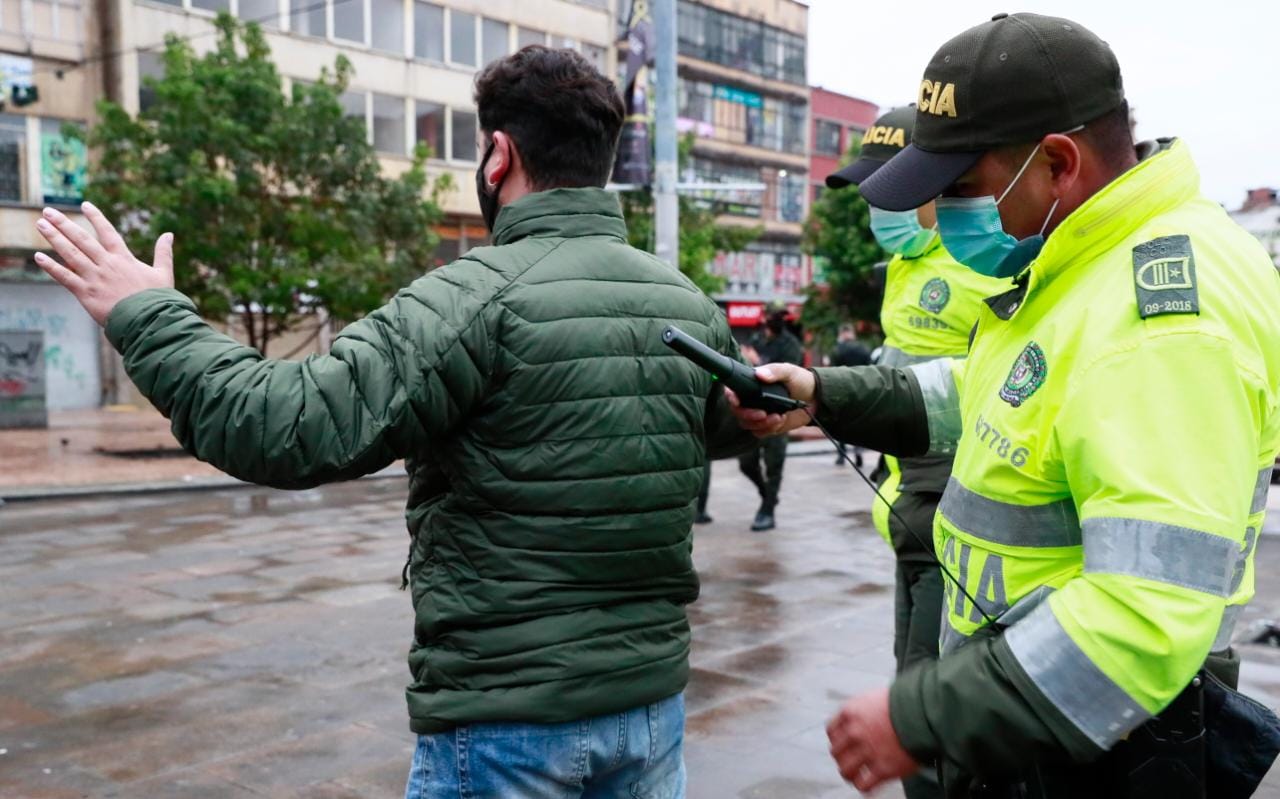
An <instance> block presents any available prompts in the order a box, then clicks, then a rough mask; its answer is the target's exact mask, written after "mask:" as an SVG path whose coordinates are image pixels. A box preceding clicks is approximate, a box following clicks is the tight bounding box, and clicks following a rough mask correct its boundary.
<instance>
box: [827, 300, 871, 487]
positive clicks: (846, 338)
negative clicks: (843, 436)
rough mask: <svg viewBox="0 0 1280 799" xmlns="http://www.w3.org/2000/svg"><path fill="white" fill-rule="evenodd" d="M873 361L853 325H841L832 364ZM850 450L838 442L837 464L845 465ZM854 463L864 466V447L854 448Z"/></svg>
mask: <svg viewBox="0 0 1280 799" xmlns="http://www.w3.org/2000/svg"><path fill="white" fill-rule="evenodd" d="M870 363H871V350H869V349H867V347H866V345H864V344H863V343H862V342H861V341H858V338H857V336H856V335H854V330H853V325H849V324H844V325H840V332H839V333H838V334H837V339H836V349H835V352H833V353H831V363H830V365H831V366H868V365H870ZM848 457H849V452H848V448H847V447H846V446H845V443H844V442H843V441H837V442H836V466H843V465H844V462H845V461H846V460H847V459H848ZM853 465H854V466H856V467H857V468H859V469H861V468H862V447H858V446H855V447H854V448H853Z"/></svg>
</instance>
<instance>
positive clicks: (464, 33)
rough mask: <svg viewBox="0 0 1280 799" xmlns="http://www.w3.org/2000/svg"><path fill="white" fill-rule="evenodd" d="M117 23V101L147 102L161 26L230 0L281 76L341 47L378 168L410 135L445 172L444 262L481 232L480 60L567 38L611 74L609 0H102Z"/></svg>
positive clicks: (396, 156) (198, 24) (402, 160)
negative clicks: (146, 83)
mask: <svg viewBox="0 0 1280 799" xmlns="http://www.w3.org/2000/svg"><path fill="white" fill-rule="evenodd" d="M107 2H109V3H111V4H113V5H114V6H115V9H116V12H117V14H118V15H119V18H120V19H121V20H122V24H120V25H119V26H118V29H117V30H116V32H115V37H116V41H115V42H113V43H112V44H111V45H110V46H111V48H112V49H114V50H116V51H119V52H124V53H129V54H131V55H130V56H129V57H127V58H125V59H124V60H123V62H122V63H121V64H120V65H119V98H118V99H119V101H120V102H122V103H123V104H124V105H125V107H126V108H129V109H130V110H136V109H137V108H138V107H139V106H140V104H141V103H143V102H146V100H147V97H146V93H145V91H144V90H143V84H142V79H143V78H144V77H146V76H148V75H158V74H159V73H160V71H161V66H160V52H159V49H157V48H156V45H158V44H162V43H163V41H164V36H165V34H167V33H177V34H178V35H180V36H186V37H191V42H192V45H193V46H194V47H195V48H196V49H197V50H200V49H201V43H208V42H209V41H210V37H209V35H208V34H209V32H210V30H211V23H212V20H213V17H214V15H215V14H216V13H217V12H219V11H228V12H230V13H232V14H234V15H235V16H237V17H239V18H241V19H244V20H253V21H256V22H258V23H259V24H260V25H262V27H263V29H264V31H265V32H266V33H267V41H268V44H269V45H270V47H271V51H272V55H273V57H274V59H275V62H276V65H277V68H278V69H279V70H280V73H281V74H282V75H283V76H284V77H285V79H286V81H294V80H300V81H314V80H315V79H316V78H317V77H318V76H319V74H320V70H321V69H323V68H325V67H329V68H332V66H333V63H334V59H335V58H336V57H337V56H338V55H339V54H341V55H343V56H345V57H346V58H347V59H348V60H349V61H350V62H351V63H352V65H353V67H354V73H355V74H354V76H353V78H352V80H351V86H350V89H349V90H348V91H347V93H346V94H345V95H344V96H343V98H342V101H343V104H344V105H345V107H346V108H347V111H348V113H349V114H350V115H352V116H356V117H360V118H362V119H363V120H364V121H365V125H366V127H367V129H368V135H369V141H370V143H371V144H373V145H374V147H375V148H376V150H377V151H378V154H379V157H380V159H381V161H382V165H383V168H384V170H385V171H386V172H387V173H388V174H392V175H394V174H398V173H400V172H403V171H404V170H406V169H408V167H409V165H410V163H411V159H410V154H411V153H412V152H413V149H414V147H415V145H416V144H417V143H419V142H425V143H427V144H428V145H430V147H431V152H432V158H431V160H430V161H429V163H428V173H429V174H431V175H440V174H449V175H451V176H452V178H453V185H454V189H453V191H452V192H450V193H449V194H447V195H446V196H445V197H444V201H443V203H444V210H445V213H446V219H445V221H444V222H443V223H442V224H441V225H440V226H439V227H438V229H437V233H439V235H440V237H441V246H440V250H439V252H438V258H437V260H438V261H439V262H440V263H447V262H448V261H451V260H453V259H454V258H456V257H457V256H458V255H459V254H461V253H463V252H466V251H467V250H468V249H469V248H471V247H473V246H475V245H476V244H480V243H484V242H485V241H487V238H488V234H487V231H486V230H485V229H484V226H483V223H482V221H481V218H480V209H479V206H478V204H477V202H476V198H475V194H474V192H473V191H472V190H471V187H472V185H473V184H474V179H473V173H474V172H475V169H476V167H477V166H478V164H477V161H478V157H479V155H480V153H479V150H478V147H477V144H478V125H477V119H476V110H475V103H474V101H473V99H472V85H473V81H474V79H475V75H476V72H477V71H478V70H479V69H480V68H481V67H483V66H484V65H485V64H487V63H489V62H490V61H493V60H495V59H498V58H501V57H503V56H505V55H507V54H509V53H512V52H515V51H516V50H517V49H519V48H521V47H524V46H525V45H528V44H544V45H548V46H552V47H572V48H574V49H576V50H578V51H580V52H582V53H583V54H584V55H585V56H587V58H589V59H590V60H592V61H593V62H595V63H596V64H597V65H598V66H599V67H600V69H601V70H604V71H606V74H610V73H611V72H612V70H613V58H614V56H613V32H614V27H615V23H614V19H613V14H612V10H611V3H610V0H432V1H431V2H428V1H427V0H107Z"/></svg>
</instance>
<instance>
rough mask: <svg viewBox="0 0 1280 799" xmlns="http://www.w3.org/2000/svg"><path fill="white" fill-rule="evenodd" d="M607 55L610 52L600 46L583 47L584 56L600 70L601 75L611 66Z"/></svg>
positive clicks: (589, 45)
mask: <svg viewBox="0 0 1280 799" xmlns="http://www.w3.org/2000/svg"><path fill="white" fill-rule="evenodd" d="M607 53H608V51H607V50H606V49H605V48H603V47H601V46H599V45H595V44H583V45H582V54H583V55H584V56H586V57H587V60H588V61H590V62H591V63H592V65H593V66H595V68H596V69H598V70H600V72H601V73H603V72H604V71H605V68H606V67H607V66H608V65H609V63H608V57H607V55H606V54H607Z"/></svg>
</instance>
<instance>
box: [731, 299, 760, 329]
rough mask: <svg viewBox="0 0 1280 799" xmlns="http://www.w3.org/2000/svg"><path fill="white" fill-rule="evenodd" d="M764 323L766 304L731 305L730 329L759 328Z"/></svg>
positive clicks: (732, 303) (734, 303)
mask: <svg viewBox="0 0 1280 799" xmlns="http://www.w3.org/2000/svg"><path fill="white" fill-rule="evenodd" d="M762 322H764V303H762V302H731V303H729V327H759V326H760V324H761V323H762Z"/></svg>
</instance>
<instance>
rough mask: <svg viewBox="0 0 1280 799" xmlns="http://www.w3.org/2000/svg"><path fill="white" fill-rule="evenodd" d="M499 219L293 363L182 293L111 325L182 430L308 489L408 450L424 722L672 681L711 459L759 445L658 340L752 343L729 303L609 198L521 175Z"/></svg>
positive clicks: (565, 713)
mask: <svg viewBox="0 0 1280 799" xmlns="http://www.w3.org/2000/svg"><path fill="white" fill-rule="evenodd" d="M494 241H495V244H496V246H492V247H481V248H477V249H474V250H472V251H471V252H470V253H468V254H467V255H466V256H464V257H463V258H461V259H459V260H458V261H456V262H455V263H452V264H450V265H448V266H445V267H442V268H440V269H437V270H435V271H433V272H431V273H430V274H428V275H427V276H425V277H423V278H421V279H420V280H417V281H415V282H414V283H413V284H412V285H410V286H409V287H408V288H406V289H404V290H403V291H401V292H400V293H399V294H398V295H396V297H395V298H394V299H393V300H392V301H391V302H390V303H388V304H387V305H386V306H384V307H383V308H381V309H379V310H377V311H375V312H374V313H372V314H370V315H369V316H368V317H366V318H365V319H363V320H362V321H360V322H357V323H355V324H353V325H351V326H349V327H348V328H346V330H344V331H343V333H342V334H341V335H340V336H338V337H337V338H336V340H335V341H334V344H333V348H332V354H331V355H329V356H324V357H312V358H308V359H307V360H305V361H302V362H287V361H271V360H265V359H263V358H262V357H261V356H259V355H258V353H257V352H256V351H254V350H252V349H249V348H247V347H244V346H241V345H239V344H237V343H235V342H234V341H232V340H231V339H229V338H227V337H226V336H223V335H221V334H219V333H217V332H215V331H214V330H212V329H211V328H209V327H208V326H207V325H206V324H205V323H204V322H202V321H201V320H200V318H199V317H198V316H197V315H196V313H195V311H194V308H193V306H192V305H191V303H190V302H189V301H188V300H187V299H186V298H185V297H183V296H182V295H181V294H179V293H178V292H175V291H170V290H151V291H146V292H143V293H141V294H138V295H135V296H133V297H130V298H128V299H126V300H125V301H124V302H122V303H120V304H119V305H118V306H117V307H116V309H115V310H114V311H113V312H112V314H111V317H110V319H109V320H108V323H107V335H108V337H109V339H110V341H111V343H112V344H113V345H114V346H115V347H116V348H117V349H119V350H120V352H121V353H122V354H123V355H124V359H125V366H126V368H127V369H128V372H129V375H130V376H131V377H132V378H133V380H134V382H135V383H136V384H137V385H138V387H139V388H140V389H141V390H142V392H143V393H144V394H146V396H147V397H148V398H150V399H151V400H152V401H153V402H154V403H155V404H156V406H157V407H158V408H159V409H160V410H161V411H162V412H163V413H164V414H165V415H166V416H168V417H169V418H170V419H171V420H172V423H173V432H174V434H175V435H176V436H177V437H178V440H179V441H181V442H182V444H183V446H184V447H185V448H186V449H187V450H188V451H189V452H191V453H192V454H194V455H196V456H197V457H199V458H201V459H202V460H206V461H208V462H210V463H212V464H214V465H216V466H218V467H219V468H221V469H223V470H225V471H227V472H228V473H230V474H232V475H235V476H236V477H239V478H241V479H244V480H249V481H252V482H255V483H262V484H265V485H271V486H279V487H282V488H302V487H306V486H313V485H316V484H319V483H324V482H328V481H333V480H344V479H348V478H352V477H355V476H357V475H361V474H366V473H368V472H372V471H375V470H377V469H380V468H382V467H384V466H386V465H387V464H389V463H391V462H392V461H394V460H395V459H397V458H404V459H405V460H406V463H407V465H408V471H409V474H410V495H409V505H408V513H407V518H408V523H409V532H410V535H411V536H412V537H413V541H412V546H411V556H410V564H409V573H410V586H411V590H412V595H413V605H414V609H415V613H416V625H415V630H414V644H413V647H412V650H411V652H410V655H409V666H410V670H411V672H412V674H413V684H412V685H411V686H410V687H409V689H408V692H407V694H408V702H409V714H410V717H411V724H410V726H411V728H412V729H413V730H414V731H415V732H420V733H429V732H436V731H441V730H446V729H449V728H451V727H453V726H456V725H459V724H466V723H470V722H483V721H498V720H505V721H525V722H541V723H553V722H562V721H569V720H574V719H579V718H584V717H588V716H593V715H597V714H602V713H610V712H615V711H620V710H624V709H627V708H631V707H635V706H638V705H643V704H646V703H650V702H655V701H657V700H659V699H663V698H665V697H668V696H671V695H673V694H675V693H677V692H679V691H681V690H682V689H683V688H684V686H685V682H686V680H687V676H688V654H689V623H688V620H687V619H686V616H685V609H684V606H685V605H686V604H687V603H689V602H692V601H693V600H694V599H695V598H696V597H697V596H698V578H697V575H696V574H695V572H694V568H693V562H692V559H691V549H692V536H691V533H690V530H691V523H692V519H693V502H694V499H695V497H696V496H697V494H698V489H699V486H700V482H701V479H702V466H703V462H704V460H705V458H706V457H707V455H708V450H710V454H711V456H712V457H715V456H720V457H723V456H727V455H730V454H734V453H735V452H737V451H739V450H742V449H745V448H746V447H748V446H750V443H751V440H750V439H749V437H747V436H745V435H744V434H743V433H741V431H739V430H738V428H737V426H736V424H734V422H733V419H732V417H731V416H730V415H729V414H728V413H727V408H726V406H725V402H724V398H723V396H722V392H721V390H720V389H719V387H718V384H715V383H713V381H712V380H711V379H710V378H709V377H708V375H707V374H705V373H703V372H702V371H700V370H698V369H697V368H695V367H694V366H693V365H691V364H690V363H689V362H687V361H686V360H684V359H683V358H681V357H679V356H677V355H675V354H674V353H672V352H671V351H670V350H668V349H667V348H666V347H665V346H664V345H663V344H662V341H661V338H660V334H661V331H662V328H663V327H664V326H665V325H666V324H668V323H670V322H674V323H676V324H678V325H680V326H681V327H683V329H684V330H685V331H686V332H688V333H690V334H691V335H693V336H696V337H698V338H701V339H702V340H704V341H706V342H707V343H708V344H710V345H711V346H712V347H714V348H716V349H718V350H720V351H721V352H724V353H727V354H731V355H733V356H734V357H737V347H736V346H735V345H734V343H733V339H732V338H731V337H730V333H729V328H728V325H727V323H726V320H725V318H724V316H723V314H721V312H720V311H719V309H717V308H716V306H715V304H714V303H713V302H712V301H711V300H709V299H708V298H707V297H706V296H705V295H704V294H702V293H701V292H700V291H699V290H698V289H696V288H695V287H694V286H693V285H692V284H691V283H690V282H689V281H688V280H686V279H685V278H684V277H683V276H682V275H680V274H679V273H678V272H677V271H675V270H673V269H671V267H669V266H667V265H666V264H664V263H662V262H661V261H659V260H657V259H656V258H654V257H652V256H650V255H647V254H645V253H642V252H640V251H638V250H635V249H632V248H631V247H629V246H628V245H627V243H626V230H625V226H624V223H623V220H622V216H621V211H620V208H619V205H618V201H617V199H616V197H614V196H613V195H611V194H609V193H607V192H605V191H603V190H600V189H556V190H553V191H547V192H541V193H537V194H531V195H528V196H526V197H523V198H521V199H520V200H517V201H516V202H514V203H511V204H510V205H509V206H507V207H505V208H503V210H502V212H501V213H500V214H499V216H498V220H497V228H496V231H495V236H494Z"/></svg>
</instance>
